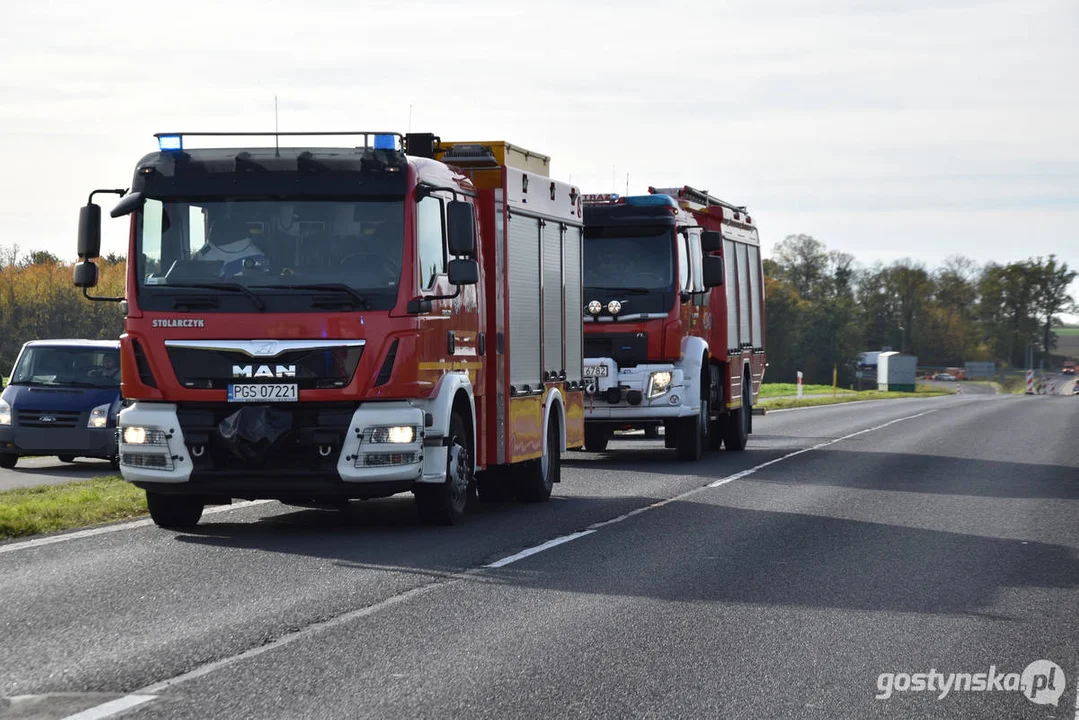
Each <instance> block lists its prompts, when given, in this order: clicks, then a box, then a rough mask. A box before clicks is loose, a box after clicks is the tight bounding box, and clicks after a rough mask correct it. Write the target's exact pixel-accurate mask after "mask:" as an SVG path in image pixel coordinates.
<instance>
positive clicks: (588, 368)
mask: <svg viewBox="0 0 1079 720" xmlns="http://www.w3.org/2000/svg"><path fill="white" fill-rule="evenodd" d="M584 376H585V377H607V366H606V365H585V366H584Z"/></svg>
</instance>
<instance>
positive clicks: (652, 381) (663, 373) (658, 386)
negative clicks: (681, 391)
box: [648, 370, 671, 399]
mask: <svg viewBox="0 0 1079 720" xmlns="http://www.w3.org/2000/svg"><path fill="white" fill-rule="evenodd" d="M670 389H671V373H670V371H668V370H660V371H659V372H654V373H652V374H651V375H649V376H648V397H649V399H651V398H655V397H659V396H660V395H663V394H665V393H666V392H667V391H668V390H670Z"/></svg>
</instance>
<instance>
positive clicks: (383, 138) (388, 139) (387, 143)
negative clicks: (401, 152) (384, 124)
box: [375, 133, 397, 150]
mask: <svg viewBox="0 0 1079 720" xmlns="http://www.w3.org/2000/svg"><path fill="white" fill-rule="evenodd" d="M396 149H397V138H396V137H395V136H394V135H390V134H388V133H379V134H378V135H375V150H396Z"/></svg>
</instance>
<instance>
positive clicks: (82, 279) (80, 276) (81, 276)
mask: <svg viewBox="0 0 1079 720" xmlns="http://www.w3.org/2000/svg"><path fill="white" fill-rule="evenodd" d="M80 254H81V253H80ZM95 257H96V256H95ZM75 287H78V288H83V289H86V288H92V287H97V265H94V261H93V260H83V261H82V262H77V263H75Z"/></svg>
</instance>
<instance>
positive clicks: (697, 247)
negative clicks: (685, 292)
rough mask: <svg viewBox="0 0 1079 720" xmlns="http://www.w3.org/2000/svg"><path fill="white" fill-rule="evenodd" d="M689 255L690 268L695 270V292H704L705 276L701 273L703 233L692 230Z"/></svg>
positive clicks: (693, 288)
mask: <svg viewBox="0 0 1079 720" xmlns="http://www.w3.org/2000/svg"><path fill="white" fill-rule="evenodd" d="M689 254H690V258H691V260H692V264H691V265H690V267H692V268H693V280H692V283H693V287H692V288H691V289H692V291H693V292H703V291H704V274H703V272H702V271H701V265H703V264H704V263H703V262H701V231H700V230H690V231H689Z"/></svg>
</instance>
